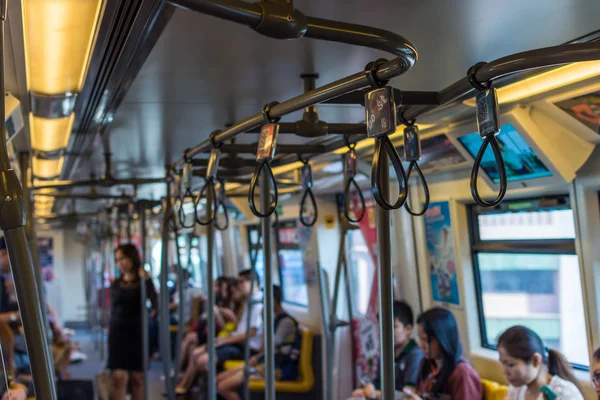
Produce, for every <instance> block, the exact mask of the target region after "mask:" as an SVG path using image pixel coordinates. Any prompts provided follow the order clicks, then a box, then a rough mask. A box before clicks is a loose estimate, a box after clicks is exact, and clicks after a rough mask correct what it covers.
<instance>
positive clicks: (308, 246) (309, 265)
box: [296, 223, 319, 286]
mask: <svg viewBox="0 0 600 400" xmlns="http://www.w3.org/2000/svg"><path fill="white" fill-rule="evenodd" d="M296 233H297V235H298V244H299V245H300V249H301V250H302V258H303V261H304V281H305V282H306V284H307V285H309V286H312V285H314V284H316V283H317V271H318V270H319V246H318V243H317V232H316V230H314V229H312V228H310V227H307V226H304V225H302V224H301V223H298V226H297V228H296Z"/></svg>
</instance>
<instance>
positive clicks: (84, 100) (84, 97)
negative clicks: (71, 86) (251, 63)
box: [61, 0, 175, 180]
mask: <svg viewBox="0 0 600 400" xmlns="http://www.w3.org/2000/svg"><path fill="white" fill-rule="evenodd" d="M174 10H175V7H173V6H171V5H169V4H167V3H165V2H163V1H161V0H108V1H107V4H106V7H105V10H104V14H103V17H102V21H101V23H100V26H99V28H98V35H97V40H96V45H95V46H94V50H93V52H92V56H91V60H90V67H89V70H88V74H87V76H86V79H85V83H84V86H83V88H82V90H81V93H80V94H79V96H78V99H77V102H76V104H75V115H76V118H75V123H74V125H73V134H72V135H71V139H70V141H69V146H68V154H69V155H67V156H66V157H65V162H64V166H63V171H62V173H61V178H62V179H67V180H68V179H71V177H72V176H73V174H74V172H75V171H76V170H77V167H78V165H79V163H80V162H81V160H82V158H81V157H78V156H75V155H74V154H85V153H86V152H87V151H88V150H89V149H90V148H91V147H93V146H94V145H96V144H97V143H98V141H97V137H98V136H99V135H100V136H101V135H102V134H103V133H104V132H106V130H107V129H108V127H109V126H110V123H111V122H112V116H113V115H114V113H115V112H116V110H117V108H118V107H119V105H120V103H121V101H122V100H123V98H124V97H125V94H126V93H127V91H128V90H129V88H130V87H131V85H132V84H133V81H134V78H135V77H136V76H137V74H138V72H139V71H140V69H141V67H142V65H143V64H144V62H145V61H146V59H147V57H148V55H149V54H150V51H151V50H152V48H153V47H154V44H155V43H156V41H157V40H158V38H159V37H160V35H161V34H162V32H163V30H164V28H165V26H166V24H167V23H168V21H169V20H170V18H171V16H172V15H173V12H174Z"/></svg>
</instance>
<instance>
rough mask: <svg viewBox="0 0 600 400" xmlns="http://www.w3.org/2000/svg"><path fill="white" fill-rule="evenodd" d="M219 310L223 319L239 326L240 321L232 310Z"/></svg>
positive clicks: (224, 308)
mask: <svg viewBox="0 0 600 400" xmlns="http://www.w3.org/2000/svg"><path fill="white" fill-rule="evenodd" d="M219 310H220V311H221V315H223V318H224V319H225V321H227V322H233V323H234V324H236V325H237V323H238V319H237V317H236V315H235V313H234V312H233V311H232V310H230V309H229V308H226V307H223V308H220V309H219Z"/></svg>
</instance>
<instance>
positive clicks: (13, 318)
mask: <svg viewBox="0 0 600 400" xmlns="http://www.w3.org/2000/svg"><path fill="white" fill-rule="evenodd" d="M0 321H2V322H5V323H7V324H9V323H19V324H20V323H21V314H19V312H18V311H10V312H5V313H0Z"/></svg>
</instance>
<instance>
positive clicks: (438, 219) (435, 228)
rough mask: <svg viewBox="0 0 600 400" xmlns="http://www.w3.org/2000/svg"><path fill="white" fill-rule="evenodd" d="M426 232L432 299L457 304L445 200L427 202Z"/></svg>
mask: <svg viewBox="0 0 600 400" xmlns="http://www.w3.org/2000/svg"><path fill="white" fill-rule="evenodd" d="M425 234H426V236H427V252H428V253H429V272H430V277H431V293H432V295H433V300H434V301H439V302H442V303H448V304H453V305H459V304H460V296H459V293H458V277H457V275H456V260H455V257H454V240H453V238H452V222H451V221H450V207H449V205H448V202H447V201H443V202H438V203H431V204H430V205H429V209H428V210H427V213H425Z"/></svg>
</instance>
